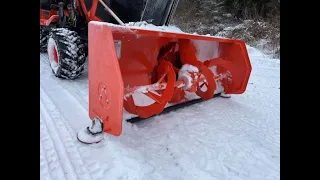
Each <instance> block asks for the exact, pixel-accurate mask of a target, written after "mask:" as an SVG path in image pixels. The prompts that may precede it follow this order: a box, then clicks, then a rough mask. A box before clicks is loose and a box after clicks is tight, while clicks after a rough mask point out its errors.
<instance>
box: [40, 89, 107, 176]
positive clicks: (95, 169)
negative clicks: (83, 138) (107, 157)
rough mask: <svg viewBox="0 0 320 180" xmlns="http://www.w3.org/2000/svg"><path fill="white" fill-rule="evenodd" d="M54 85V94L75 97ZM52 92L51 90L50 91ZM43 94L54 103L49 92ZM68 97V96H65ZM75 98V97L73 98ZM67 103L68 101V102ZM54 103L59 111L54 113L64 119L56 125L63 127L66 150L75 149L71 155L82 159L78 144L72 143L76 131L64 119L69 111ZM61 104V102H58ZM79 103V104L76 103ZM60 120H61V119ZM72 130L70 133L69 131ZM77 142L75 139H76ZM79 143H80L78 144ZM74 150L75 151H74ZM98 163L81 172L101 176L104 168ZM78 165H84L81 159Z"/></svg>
mask: <svg viewBox="0 0 320 180" xmlns="http://www.w3.org/2000/svg"><path fill="white" fill-rule="evenodd" d="M51 85H54V86H55V84H51ZM55 87H60V89H59V90H57V91H54V92H55V96H57V95H58V96H60V97H70V98H71V99H75V98H74V97H73V96H72V94H70V93H69V92H68V91H66V90H65V89H63V87H62V86H60V85H58V84H57V85H56V86H55ZM42 89H43V90H44V87H42ZM52 92H53V91H52ZM57 92H58V93H62V94H57ZM44 94H45V95H44V96H46V97H47V98H48V99H50V101H51V102H52V103H51V104H53V103H54V101H55V99H53V98H51V96H49V94H47V92H44ZM51 95H52V96H54V95H53V94H51ZM67 99H68V98H67ZM75 100H76V99H75ZM74 103H77V102H74ZM46 104H49V103H46ZM68 104H69V103H68ZM55 105H56V108H57V109H58V111H59V113H57V114H56V116H60V118H61V119H63V120H64V124H63V125H62V124H60V126H59V125H57V126H58V127H59V128H60V129H63V130H64V131H62V132H61V133H64V134H66V137H67V138H66V139H65V141H66V142H65V144H66V145H67V150H68V149H70V148H73V149H75V150H74V151H73V152H71V154H72V155H74V154H76V155H79V158H81V159H83V157H82V156H81V153H80V151H79V149H78V148H79V146H78V147H74V146H75V145H74V143H75V142H74V141H76V133H75V131H74V130H73V129H72V128H71V127H70V125H69V124H68V123H67V122H66V121H65V119H66V117H65V116H64V114H67V113H68V112H69V111H66V110H64V109H63V108H62V109H61V108H59V105H57V103H56V104H55ZM60 105H61V104H60ZM78 105H79V104H78ZM82 109H83V110H84V112H87V111H85V109H84V107H82ZM71 112H75V110H74V111H71ZM87 116H88V115H87V113H86V114H85V116H83V117H85V118H87ZM61 122H62V121H61ZM71 132H72V133H71ZM76 142H77V141H76ZM79 145H80V144H79ZM86 150H89V147H87V148H85V151H86ZM75 151H76V152H75ZM97 163H98V164H97V165H95V166H93V167H91V166H85V167H90V168H89V169H86V170H82V171H81V173H82V174H83V173H84V172H89V173H90V175H91V176H93V177H101V176H102V174H103V173H102V172H104V170H103V169H102V168H101V165H100V163H99V162H97ZM79 164H80V165H79V166H80V167H83V166H84V165H83V164H84V162H83V161H81V162H79ZM90 179H96V178H90Z"/></svg>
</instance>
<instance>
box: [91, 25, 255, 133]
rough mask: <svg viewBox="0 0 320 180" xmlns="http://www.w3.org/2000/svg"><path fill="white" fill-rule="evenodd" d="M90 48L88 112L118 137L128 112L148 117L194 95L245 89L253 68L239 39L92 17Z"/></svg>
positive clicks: (188, 99)
mask: <svg viewBox="0 0 320 180" xmlns="http://www.w3.org/2000/svg"><path fill="white" fill-rule="evenodd" d="M88 49H89V55H88V57H89V116H90V118H91V119H93V120H94V119H99V120H101V121H102V122H103V131H104V132H106V133H109V134H112V135H115V136H118V135H120V134H121V131H122V120H123V114H124V112H126V113H129V114H133V115H135V116H138V117H140V118H148V117H151V116H153V115H157V114H160V113H161V112H162V111H163V110H164V109H165V108H166V107H168V106H170V105H177V104H181V103H187V102H188V101H190V100H192V99H202V100H208V99H210V98H212V97H213V96H214V95H215V94H220V93H223V94H241V93H243V92H244V91H245V90H246V86H247V83H248V79H249V76H250V72H251V65H250V61H249V57H248V54H247V50H246V46H245V43H244V42H243V41H240V40H232V39H223V38H216V37H210V36H201V35H192V34H186V33H176V32H165V31H157V30H146V29H142V28H138V27H137V28H135V27H126V26H119V25H114V24H109V23H104V22H94V21H92V22H90V23H89V36H88ZM139 94H140V96H139ZM141 95H143V96H145V97H147V98H149V100H150V101H149V102H147V103H145V104H143V102H141V101H142V100H141Z"/></svg>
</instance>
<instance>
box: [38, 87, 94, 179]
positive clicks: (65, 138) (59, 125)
mask: <svg viewBox="0 0 320 180" xmlns="http://www.w3.org/2000/svg"><path fill="white" fill-rule="evenodd" d="M40 90H41V91H40V93H41V97H42V98H44V99H45V100H42V101H43V102H42V103H40V105H41V106H42V107H44V108H47V112H48V111H49V114H50V115H51V117H52V118H54V121H53V122H50V123H51V125H50V126H51V127H53V129H55V131H56V133H58V134H59V136H60V142H59V143H63V144H64V146H65V149H66V152H67V154H66V156H67V158H68V159H69V162H70V163H71V164H72V165H73V170H74V172H75V174H76V175H77V176H79V179H93V178H92V177H90V174H88V170H87V168H86V166H85V165H84V162H83V158H82V156H81V154H80V153H79V150H78V147H76V146H75V144H74V141H75V139H72V138H71V134H70V132H69V130H68V129H67V125H66V124H65V122H64V120H63V117H61V116H60V115H59V113H58V112H57V111H55V110H56V108H55V107H54V104H53V103H52V102H50V97H48V96H47V95H46V94H45V92H43V89H42V88H40ZM43 104H45V105H47V106H49V105H51V106H49V107H45V105H43Z"/></svg>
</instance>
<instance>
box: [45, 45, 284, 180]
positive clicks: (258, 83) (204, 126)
mask: <svg viewBox="0 0 320 180" xmlns="http://www.w3.org/2000/svg"><path fill="white" fill-rule="evenodd" d="M248 51H249V55H250V58H251V63H252V68H253V70H252V75H251V78H250V80H249V84H248V88H247V91H246V92H245V94H242V95H233V97H232V98H230V99H223V98H215V99H212V100H209V101H207V102H203V103H199V104H196V105H193V106H190V107H187V108H184V109H180V110H178V111H175V112H171V113H168V114H163V115H160V116H157V117H154V118H150V119H149V120H146V121H143V122H139V123H137V124H135V125H131V124H129V123H126V122H124V128H123V133H122V135H121V136H120V137H113V136H110V135H106V140H104V141H103V142H102V143H100V144H97V145H90V146H89V145H84V144H81V143H80V142H78V141H77V139H76V132H78V131H79V130H80V129H81V128H83V127H85V126H87V125H88V124H89V123H90V121H89V119H88V84H87V83H88V80H87V74H86V73H85V74H84V75H83V76H82V77H81V78H80V79H78V80H76V81H67V80H60V79H58V78H56V77H54V75H53V74H52V72H51V69H50V67H49V64H48V56H47V55H46V54H43V53H40V179H41V180H46V179H55V180H63V179H68V180H75V179H81V180H82V179H88V180H93V179H105V180H113V179H115V180H116V179H119V180H124V179H126V180H129V179H130V180H131V179H132V180H156V179H157V180H171V179H172V180H173V179H174V180H177V179H179V180H215V179H219V180H229V179H232V180H240V179H241V180H262V179H263V180H265V179H280V61H279V60H278V59H270V58H268V57H266V56H264V55H263V54H262V53H260V52H259V51H257V50H256V49H254V48H251V47H248Z"/></svg>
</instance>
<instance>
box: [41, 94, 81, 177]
mask: <svg viewBox="0 0 320 180" xmlns="http://www.w3.org/2000/svg"><path fill="white" fill-rule="evenodd" d="M40 92H41V91H40ZM47 111H48V110H47V109H46V108H45V107H44V104H43V103H42V98H41V97H40V113H41V115H42V117H43V124H44V126H45V129H46V130H47V133H46V135H47V136H49V138H50V139H51V143H50V145H51V148H49V146H45V147H48V149H46V150H49V151H51V152H53V153H50V152H49V151H47V152H48V153H49V154H51V155H49V157H52V156H53V155H52V154H55V152H57V153H58V157H56V158H55V159H60V165H61V167H62V168H63V171H64V175H65V179H69V180H70V179H77V178H76V177H77V175H76V174H75V172H74V169H73V167H72V164H71V162H70V159H69V157H68V155H67V152H66V151H65V147H63V143H62V142H61V139H60V137H59V134H58V132H57V130H56V128H55V127H54V125H53V124H52V121H53V120H52V119H51V117H50V115H49V113H48V112H47ZM50 121H51V122H50ZM49 127H50V128H49ZM40 137H43V138H44V139H45V138H46V139H48V137H44V136H43V134H42V135H41V136H40ZM54 150H55V151H54ZM59 157H60V158H59ZM56 167H59V165H58V166H56ZM57 179H61V177H59V178H57Z"/></svg>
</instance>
